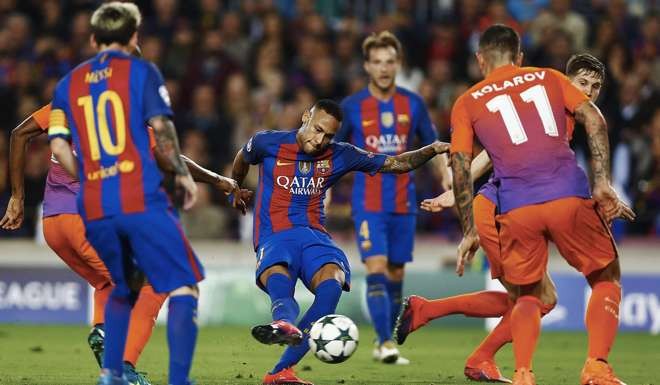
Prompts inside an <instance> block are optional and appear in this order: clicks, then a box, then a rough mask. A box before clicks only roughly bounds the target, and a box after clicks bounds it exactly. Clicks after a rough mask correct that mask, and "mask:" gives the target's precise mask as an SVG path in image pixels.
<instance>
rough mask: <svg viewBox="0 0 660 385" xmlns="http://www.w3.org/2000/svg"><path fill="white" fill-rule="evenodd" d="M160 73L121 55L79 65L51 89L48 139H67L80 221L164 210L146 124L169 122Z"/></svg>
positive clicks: (107, 55)
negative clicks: (155, 120)
mask: <svg viewBox="0 0 660 385" xmlns="http://www.w3.org/2000/svg"><path fill="white" fill-rule="evenodd" d="M169 104H170V102H169V96H168V94H167V90H166V89H165V86H164V83H163V78H162V76H161V74H160V72H159V71H158V69H157V68H156V67H155V66H154V65H152V64H150V63H148V62H147V61H144V60H141V59H138V58H135V57H133V56H130V55H128V54H126V53H123V52H121V51H113V50H107V51H102V52H100V53H98V54H97V55H96V56H95V57H93V58H92V59H90V60H88V61H86V62H84V63H82V64H81V65H79V66H78V67H76V68H75V69H74V70H73V71H71V72H70V73H69V74H67V75H66V76H65V77H64V78H63V79H62V80H61V81H60V82H59V83H58V84H57V87H56V88H55V93H54V98H53V101H52V111H51V115H50V128H49V131H48V135H49V138H50V139H52V138H55V137H61V138H64V139H67V140H72V142H73V145H74V148H75V152H76V153H77V162H78V174H79V175H78V176H79V180H80V185H81V188H80V193H79V195H78V210H79V213H80V215H81V216H82V217H83V219H85V220H95V219H100V218H104V217H108V216H113V215H118V214H131V213H140V212H144V211H147V210H149V209H152V208H166V207H168V205H169V201H168V199H167V197H166V195H165V193H164V191H163V190H162V189H161V187H160V184H161V178H162V176H161V173H160V170H159V169H158V167H157V165H156V161H155V159H154V157H153V153H152V151H151V146H150V137H149V133H148V129H147V125H146V123H147V122H148V120H149V119H150V118H152V117H155V116H158V115H164V116H172V110H171V109H170V105H169Z"/></svg>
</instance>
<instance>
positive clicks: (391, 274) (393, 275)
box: [387, 264, 406, 282]
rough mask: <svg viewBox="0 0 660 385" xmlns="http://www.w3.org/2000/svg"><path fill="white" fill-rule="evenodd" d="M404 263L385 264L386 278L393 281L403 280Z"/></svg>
mask: <svg viewBox="0 0 660 385" xmlns="http://www.w3.org/2000/svg"><path fill="white" fill-rule="evenodd" d="M405 272H406V270H405V265H398V264H388V265H387V279H389V280H390V281H393V282H401V281H403V276H404V275H405Z"/></svg>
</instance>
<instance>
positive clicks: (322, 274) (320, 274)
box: [311, 263, 346, 289]
mask: <svg viewBox="0 0 660 385" xmlns="http://www.w3.org/2000/svg"><path fill="white" fill-rule="evenodd" d="M330 279H332V280H335V281H337V282H338V283H339V285H340V286H344V282H346V273H344V270H342V269H341V267H339V266H338V265H336V264H334V263H328V264H325V265H323V266H322V267H321V268H320V269H319V270H318V271H317V272H316V273H315V274H314V276H313V277H312V282H311V286H312V288H314V289H316V288H317V287H318V286H319V285H320V284H321V283H322V282H325V281H327V280H330Z"/></svg>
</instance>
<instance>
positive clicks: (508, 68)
mask: <svg viewBox="0 0 660 385" xmlns="http://www.w3.org/2000/svg"><path fill="white" fill-rule="evenodd" d="M516 67H517V66H516V65H515V64H506V65H503V66H501V67H497V68H495V69H494V70H492V71H490V73H489V74H488V77H489V78H490V77H493V76H497V75H499V74H502V73H505V72H509V71H511V70H512V69H514V68H516Z"/></svg>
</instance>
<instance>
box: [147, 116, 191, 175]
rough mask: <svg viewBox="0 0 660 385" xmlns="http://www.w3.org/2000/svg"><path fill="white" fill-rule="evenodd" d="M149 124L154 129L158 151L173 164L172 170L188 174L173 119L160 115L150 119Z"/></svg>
mask: <svg viewBox="0 0 660 385" xmlns="http://www.w3.org/2000/svg"><path fill="white" fill-rule="evenodd" d="M149 125H150V126H151V128H152V129H153V130H154V136H155V137H156V145H157V146H158V151H159V152H160V153H161V154H162V156H163V157H164V158H165V159H166V160H167V161H169V163H170V164H171V165H172V172H174V173H175V174H177V175H188V173H189V171H188V167H186V164H185V163H184V162H183V160H182V159H181V150H180V148H179V140H178V139H177V137H176V129H175V128H174V123H172V120H170V118H168V117H166V116H162V115H159V116H155V117H153V118H151V119H149Z"/></svg>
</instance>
